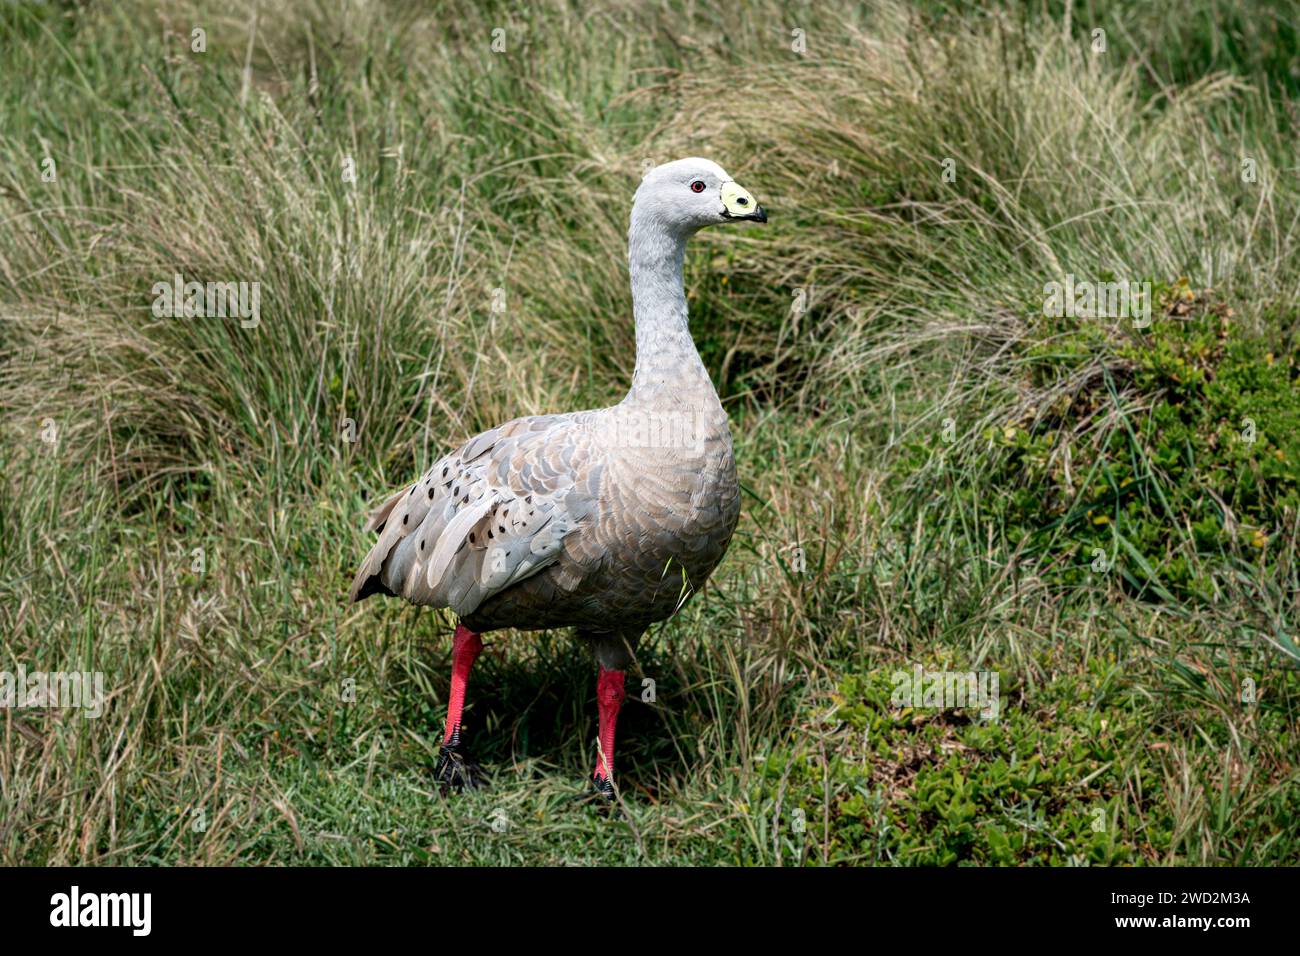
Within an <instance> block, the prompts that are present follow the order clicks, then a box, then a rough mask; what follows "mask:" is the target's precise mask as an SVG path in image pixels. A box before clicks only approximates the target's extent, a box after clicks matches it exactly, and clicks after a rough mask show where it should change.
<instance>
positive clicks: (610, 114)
mask: <svg viewBox="0 0 1300 956" xmlns="http://www.w3.org/2000/svg"><path fill="white" fill-rule="evenodd" d="M1147 7H1148V5H1144V4H1139V3H1136V2H1134V3H1126V2H1121V0H1115V2H1104V3H1103V2H1095V3H1089V2H1081V3H1080V2H1076V3H1073V4H1065V3H1061V2H1055V0H1053V2H1043V3H1032V4H1012V3H1007V4H1005V5H993V6H992V7H984V8H982V9H977V8H976V7H975V6H974V5H969V4H964V3H944V2H934V0H927V2H921V0H917V2H916V3H915V4H914V5H908V4H904V3H897V2H889V3H883V4H874V5H872V6H871V7H870V8H869V9H849V8H847V7H846V8H844V9H840V8H837V7H833V6H830V5H820V4H816V5H805V4H791V5H788V6H783V5H781V4H777V3H775V2H767V0H763V2H759V3H756V4H750V5H747V7H746V8H745V11H744V12H743V13H737V12H736V11H735V10H734V9H733V8H732V7H730V6H723V5H717V4H713V3H703V4H699V3H692V4H685V3H680V2H675V0H662V2H658V3H654V4H650V5H648V6H647V5H642V4H638V5H631V4H612V5H609V6H606V7H603V8H601V9H599V10H597V11H595V12H590V11H586V10H585V9H580V8H579V7H578V6H577V5H575V4H570V3H567V2H562V0H549V2H546V3H542V4H537V5H527V6H523V5H512V4H507V3H488V4H483V3H476V4H469V3H461V2H459V0H449V2H445V3H440V4H436V5H432V6H427V7H426V6H425V5H422V4H416V3H405V2H398V0H389V2H383V3H380V2H371V3H360V2H345V3H339V4H335V3H323V2H322V3H307V4H288V3H283V4H282V3H277V2H268V0H264V2H262V3H252V2H247V3H245V2H242V0H241V2H239V3H236V4H234V5H233V6H232V5H231V4H228V3H226V4H201V3H186V2H171V0H169V2H164V3H144V2H127V3H120V4H111V5H86V6H81V5H75V4H63V5H59V4H54V3H36V2H27V3H24V2H18V3H11V4H6V5H5V6H4V7H3V9H0V48H3V49H4V51H5V56H4V57H3V59H0V116H3V117H4V118H5V119H4V123H3V124H0V222H3V227H2V228H0V319H3V322H0V473H2V474H3V479H2V480H3V493H2V494H0V641H2V642H3V643H2V644H0V671H10V672H12V671H14V670H16V669H17V667H18V666H19V665H23V666H25V667H26V668H27V670H28V671H33V670H37V669H45V670H72V669H77V670H98V671H102V672H103V673H104V674H105V682H106V685H107V689H108V691H109V694H110V701H109V703H108V705H107V707H106V710H105V713H104V715H103V716H102V717H101V718H100V719H97V720H87V719H85V718H84V717H82V716H81V715H80V714H78V713H76V712H72V711H59V710H49V711H46V710H35V709H5V710H3V711H0V862H5V863H21V864H39V863H48V864H73V863H96V864H112V863H119V864H122V863H130V864H140V863H184V864H198V863H211V864H231V863H235V864H238V863H247V864H262V863H275V864H305V863H341V864H376V863H377V864H410V865H427V864H480V865H481V864H558V863H563V864H577V865H587V864H678V865H681V864H714V865H716V864H755V865H796V864H800V863H803V864H809V865H826V864H830V865H843V864H849V865H866V864H893V865H934V864H956V863H976V864H1045V865H1085V864H1094V865H1095V864H1122V865H1128V864H1135V865H1141V864H1219V865H1230V864H1295V863H1298V862H1300V841H1298V840H1297V838H1296V835H1295V833H1294V826H1293V821H1294V819H1295V816H1296V813H1297V811H1298V810H1300V766H1298V765H1297V761H1296V756H1295V755H1296V754H1297V753H1298V752H1300V680H1298V678H1297V670H1296V666H1297V663H1300V641H1298V639H1297V636H1296V627H1297V610H1298V609H1297V600H1296V595H1297V594H1298V593H1300V580H1298V578H1300V572H1298V571H1297V537H1298V532H1300V527H1298V524H1297V521H1298V518H1297V509H1298V508H1300V469H1298V468H1297V464H1296V463H1297V461H1298V460H1300V440H1298V439H1297V434H1300V428H1298V427H1297V426H1300V398H1298V397H1297V396H1298V395H1300V388H1297V384H1298V381H1297V380H1298V379H1300V342H1297V327H1298V325H1300V309H1298V308H1297V304H1296V303H1297V302H1300V252H1298V251H1297V250H1298V249H1300V244H1297V243H1296V242H1295V236H1296V227H1297V222H1300V188H1298V187H1297V179H1296V174H1297V160H1296V153H1295V149H1294V143H1295V140H1296V132H1297V128H1296V127H1297V122H1296V119H1297V113H1296V110H1297V103H1296V100H1295V97H1296V95H1297V92H1298V90H1297V77H1300V61H1298V60H1297V56H1298V55H1300V54H1298V53H1297V44H1296V32H1295V26H1294V25H1295V24H1296V23H1297V22H1300V8H1298V7H1297V5H1296V4H1295V3H1291V2H1276V3H1266V4H1260V3H1246V2H1245V0H1240V2H1224V0H1214V2H1211V0H1196V2H1193V3H1190V4H1183V5H1179V9H1178V10H1177V11H1176V12H1175V11H1173V10H1172V9H1171V10H1170V11H1168V12H1160V11H1155V10H1148V9H1147ZM1067 10H1068V11H1069V14H1068V19H1067ZM195 27H202V28H203V29H204V30H205V31H206V39H207V50H206V52H203V53H195V52H192V51H191V47H190V36H191V31H192V30H193V29H194V28H195ZM1097 27H1100V28H1102V29H1104V30H1106V35H1107V40H1108V42H1107V50H1106V52H1105V53H1094V52H1093V51H1092V48H1091V42H1092V40H1091V38H1092V30H1093V29H1094V28H1097ZM497 28H501V29H504V30H505V31H506V33H505V37H506V51H505V52H504V53H493V52H492V49H491V41H492V31H493V30H494V29H497ZM794 29H799V30H803V31H804V37H805V40H806V54H805V55H799V54H796V53H795V52H793V51H792V49H791V43H792V33H791V31H792V30H794ZM685 155H707V156H710V157H712V158H714V159H716V160H717V161H719V162H721V163H722V164H723V165H724V166H725V167H727V168H728V169H729V170H730V171H731V172H732V173H733V174H734V175H735V176H736V177H737V179H739V180H740V181H742V182H744V183H745V184H746V185H747V186H748V187H749V188H750V189H751V190H752V191H753V192H754V194H755V195H756V196H757V197H758V198H759V199H760V201H762V202H763V204H764V205H765V206H766V207H767V208H768V209H769V210H770V212H771V215H772V221H771V223H770V224H769V225H768V226H767V227H765V228H764V229H761V230H759V229H752V230H745V231H740V230H736V231H722V230H716V231H713V232H706V233H705V234H702V235H701V236H700V237H699V239H698V240H697V241H696V242H695V243H694V245H693V247H692V249H691V251H690V253H689V256H688V262H687V277H686V281H687V287H688V290H687V291H688V294H689V296H690V299H691V304H692V326H693V332H694V334H695V337H696V341H697V342H698V343H699V346H700V349H701V353H702V355H703V356H704V359H705V362H706V363H707V364H708V366H709V368H710V371H711V373H712V374H713V377H714V380H715V381H716V382H717V383H718V386H719V391H720V393H721V394H722V395H723V398H724V401H725V403H726V405H727V408H728V411H729V413H730V415H731V420H732V428H733V432H734V434H735V443H736V453H737V459H738V465H739V469H740V474H741V480H742V483H743V485H744V488H745V499H744V512H743V515H742V519H741V525H740V528H739V530H738V532H737V536H736V539H735V541H734V542H733V545H732V548H731V551H730V553H729V554H728V556H727V558H726V560H725V561H724V563H723V564H722V566H721V567H720V568H719V570H718V572H717V573H716V574H715V576H714V579H713V581H712V583H711V586H710V587H709V588H708V589H707V590H706V591H705V592H704V593H703V594H701V595H700V596H698V597H697V598H696V600H694V601H693V602H692V603H691V604H690V605H688V606H687V608H686V609H685V610H684V611H683V612H682V613H681V614H679V615H678V616H677V617H676V618H674V619H673V620H671V621H669V622H666V623H664V624H662V625H659V626H658V627H656V628H655V629H654V630H653V631H652V632H651V635H650V638H649V640H648V641H647V644H646V646H645V647H644V648H643V650H642V652H641V653H640V655H639V658H638V661H637V663H636V666H635V668H634V670H633V672H632V673H631V674H630V675H629V691H630V693H629V704H628V706H627V708H626V709H625V712H624V716H623V717H622V719H621V721H620V745H619V746H620V749H619V756H618V767H619V783H620V794H619V805H618V808H617V810H616V811H615V812H614V813H613V814H612V815H611V816H610V817H608V818H606V817H604V816H602V815H600V814H598V813H597V812H595V811H594V810H593V809H591V808H590V807H588V806H584V805H582V804H581V803H579V801H578V800H577V799H576V798H577V796H578V794H579V792H580V787H581V784H582V781H583V779H584V776H585V773H586V771H587V770H588V769H589V767H590V765H591V763H592V761H593V759H594V753H593V751H594V744H593V737H594V732H595V730H594V727H595V713H594V707H593V706H592V704H593V697H594V688H593V686H592V685H593V677H594V674H593V666H592V663H591V661H590V659H589V658H588V656H587V654H586V652H585V650H584V649H583V648H580V647H577V646H575V645H574V644H573V642H572V641H571V639H570V637H569V635H567V634H564V633H546V634H540V635H522V634H513V633H509V632H503V633H499V634H496V635H493V636H492V638H491V639H490V645H489V649H488V651H487V652H486V653H485V654H484V656H483V658H482V659H481V661H480V663H479V665H478V667H477V669H476V672H475V676H474V681H473V684H472V690H471V695H470V704H469V709H468V711H467V729H468V732H469V735H470V742H471V745H472V749H473V751H474V753H475V756H476V757H477V758H479V759H480V760H481V761H482V762H483V763H484V764H485V765H487V766H488V768H489V769H490V770H491V771H492V773H493V781H494V785H493V788H492V789H491V790H490V791H489V792H487V793H481V794H472V795H466V796H461V797H454V798H450V799H445V798H443V797H442V796H440V795H439V794H438V793H437V791H436V788H434V787H433V785H432V780H431V768H432V765H433V761H434V757H435V754H436V748H437V743H438V741H439V740H440V733H441V721H442V715H443V710H444V707H445V697H446V693H447V681H448V657H449V643H450V642H449V640H448V638H449V635H450V630H451V626H452V623H453V622H452V621H451V620H450V618H448V617H447V616H446V615H445V614H444V613H442V612H430V611H427V610H422V609H415V608H410V607H406V606H403V605H401V604H399V603H397V602H393V601H388V602H384V601H379V600H374V601H368V602H366V603H364V604H362V605H358V606H355V607H354V606H350V605H347V604H346V603H345V596H346V589H347V584H348V583H349V581H350V579H351V574H352V571H353V569H354V568H355V565H356V562H357V561H358V560H359V559H360V557H361V555H362V554H363V553H364V551H365V548H366V546H367V543H366V540H365V536H364V535H363V534H362V533H361V530H360V529H361V523H362V520H363V515H364V512H365V508H366V505H367V503H368V502H369V501H370V500H372V499H373V498H374V497H375V496H376V495H378V494H381V493H383V492H384V491H386V490H388V489H389V488H391V487H393V486H396V485H397V484H399V483H401V482H403V481H405V480H407V479H408V478H409V477H410V475H411V474H413V473H414V472H415V470H416V469H418V468H421V467H422V466H423V465H424V463H426V462H427V461H428V460H429V458H430V456H431V455H435V454H437V453H439V452H440V451H441V450H442V449H444V448H446V447H449V446H451V445H453V444H454V443H457V442H459V441H461V440H463V439H464V437H465V436H466V435H468V434H471V433H473V432H474V431H476V430H478V429H480V428H483V427H487V426H490V425H493V424H496V423H497V422H499V421H501V420H504V419H506V418H509V417H513V416H516V415H519V414H527V413H539V412H546V411H557V410H566V409H571V408H579V407H590V406H593V405H600V404H607V403H610V402H613V401H616V400H617V399H618V398H619V397H621V395H622V393H623V390H624V389H625V388H626V383H627V381H628V379H629V377H630V373H631V369H632V362H633V331H632V327H631V320H630V316H631V306H630V299H629V292H628V288H627V277H626V270H625V265H624V254H625V250H624V243H625V236H626V222H627V215H628V208H629V202H630V197H631V195H632V192H633V190H634V189H635V185H636V183H637V181H638V179H639V177H640V174H641V170H642V166H643V163H645V162H646V161H652V162H662V161H666V160H668V159H671V158H675V157H678V156H685ZM46 157H49V158H50V159H52V160H53V161H54V168H55V169H56V171H57V178H56V179H55V180H53V181H46V180H44V179H43V178H42V175H41V173H42V161H43V160H44V159H45V158H46ZM349 159H350V160H351V161H352V163H353V164H354V166H355V169H356V172H357V175H356V179H355V182H347V181H345V180H344V177H343V175H342V171H343V168H344V164H345V161H347V160H349ZM1245 160H1250V161H1251V162H1252V164H1253V168H1254V170H1255V173H1256V175H1255V176H1254V177H1243V176H1242V169H1243V162H1244V161H1245ZM945 161H951V162H947V163H946V162H945ZM945 169H949V170H951V172H952V174H953V175H951V176H945V175H944V171H945ZM178 272H179V273H182V274H183V275H184V276H185V278H186V279H197V280H199V281H208V280H213V281H258V282H260V283H261V289H262V301H261V322H260V324H259V325H258V326H257V327H256V328H253V329H244V328H241V327H240V326H239V324H238V323H236V322H231V321H222V320H220V319H171V318H161V319H160V318H155V317H154V316H153V315H152V314H151V311H150V304H151V302H152V299H153V296H152V294H151V291H150V290H151V288H152V286H153V285H154V283H156V282H160V281H169V280H170V278H171V277H172V275H173V274H175V273H178ZM1066 274H1073V275H1075V276H1076V277H1078V278H1080V279H1084V278H1087V279H1094V280H1103V279H1106V278H1108V277H1122V278H1126V279H1128V280H1129V281H1133V282H1141V281H1150V282H1151V283H1152V289H1153V294H1152V298H1153V301H1152V324H1151V326H1150V327H1149V328H1145V329H1135V328H1133V327H1132V325H1131V323H1129V322H1127V321H1124V320H1119V319H1054V318H1048V317H1045V316H1044V314H1043V299H1044V293H1043V287H1044V284H1045V283H1047V282H1051V281H1054V280H1061V279H1063V277H1064V276H1065V275H1066ZM498 290H500V291H498ZM502 293H503V294H504V296H505V303H506V308H505V310H504V312H501V311H494V309H493V302H494V301H499V296H500V295H501V294H502ZM800 296H802V300H803V301H805V302H806V303H807V308H806V309H805V310H804V311H796V310H794V309H793V308H792V304H793V303H794V302H795V301H796V300H797V299H798V298H799V297H800ZM1247 419H1249V420H1250V422H1251V426H1249V427H1248V426H1247V425H1246V424H1245V422H1246V420H1247ZM1248 432H1249V434H1250V436H1251V437H1250V438H1249V439H1247V438H1246V437H1244V436H1245V435H1246V434H1247V433H1248ZM351 435H355V437H356V439H357V440H356V441H355V442H352V441H349V440H347V438H348V437H349V436H351ZM46 438H53V439H54V440H53V441H47V440H45V439H46ZM197 549H201V552H197ZM196 552H197V553H196ZM917 664H920V665H922V666H923V667H925V668H927V669H930V670H950V671H960V672H966V671H996V672H997V674H998V676H999V686H1000V695H1001V708H1000V711H999V716H998V720H997V721H996V722H990V721H987V720H984V719H982V718H981V717H980V716H979V715H978V714H976V713H975V712H973V711H972V710H970V709H948V710H942V709H936V708H928V707H923V708H920V709H914V708H910V707H905V708H900V707H895V706H894V705H893V704H891V700H890V696H891V695H890V691H891V679H892V675H893V674H894V673H895V672H897V671H900V670H910V669H911V668H912V667H913V666H914V665H917ZM645 679H649V680H653V681H654V685H655V691H656V694H655V700H654V701H653V703H650V702H643V701H642V700H641V687H642V681H643V680H645Z"/></svg>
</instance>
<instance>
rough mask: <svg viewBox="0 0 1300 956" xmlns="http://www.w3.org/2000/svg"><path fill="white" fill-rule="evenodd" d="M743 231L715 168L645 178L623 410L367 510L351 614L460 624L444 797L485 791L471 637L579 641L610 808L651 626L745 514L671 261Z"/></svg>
mask: <svg viewBox="0 0 1300 956" xmlns="http://www.w3.org/2000/svg"><path fill="white" fill-rule="evenodd" d="M743 221H751V222H766V221H767V215H766V213H764V212H763V207H762V206H760V205H758V203H757V202H755V201H754V197H753V196H751V195H750V194H749V193H748V192H747V191H746V190H744V189H743V188H741V187H740V186H739V185H737V184H736V183H735V182H734V181H733V180H732V178H731V177H730V176H728V175H727V173H726V172H724V171H723V169H722V168H721V167H720V166H718V165H717V164H716V163H712V162H709V161H708V160H705V159H681V160H678V161H676V162H672V163H667V164H665V165H663V166H659V167H657V168H655V169H653V170H651V171H650V172H649V173H648V174H647V175H646V176H645V178H644V179H643V180H642V181H641V185H640V187H639V188H638V189H637V191H636V197H635V199H634V201H633V203H632V221H631V228H630V229H629V230H628V253H627V258H628V267H629V271H630V272H631V278H632V311H633V314H634V316H635V319H636V371H635V373H634V374H633V376H632V386H631V388H630V389H629V390H628V393H627V396H626V397H625V398H624V399H623V401H621V402H619V403H618V404H617V405H615V406H613V407H611V408H602V409H598V410H595V411H586V412H574V413H571V414H566V415H539V416H535V417H531V418H517V419H515V420H514V421H511V422H507V423H506V424H504V425H501V426H500V427H498V428H494V429H492V430H491V431H487V432H484V433H483V434H481V435H476V436H475V437H474V438H471V439H470V440H469V441H468V442H466V443H465V444H464V445H462V446H461V447H460V448H458V449H457V450H456V451H454V452H452V453H451V454H449V455H447V456H446V457H444V458H442V459H440V460H439V461H438V462H437V463H435V464H434V466H433V467H432V468H430V469H429V470H428V472H426V473H425V474H424V475H423V476H422V477H421V478H420V479H419V481H417V482H415V483H414V484H412V485H409V486H407V487H404V488H402V490H400V491H398V492H397V493H396V494H394V495H393V496H392V497H390V498H389V499H388V500H386V501H385V502H384V503H383V504H382V505H380V506H379V507H378V508H376V509H375V510H374V511H373V512H372V513H371V515H370V519H369V521H368V522H367V525H366V530H368V531H374V532H375V533H377V534H378V535H379V540H378V541H377V542H375V545H374V547H372V548H371V549H370V553H369V554H367V555H366V557H365V560H364V561H363V562H362V563H361V568H360V570H359V571H358V572H357V576H356V579H355V581H354V582H353V584H352V599H353V600H356V601H359V600H361V599H362V598H365V597H368V596H369V595H371V594H389V595H393V596H398V597H403V598H405V599H406V600H408V601H410V602H412V603H413V604H423V605H427V606H429V607H446V608H450V609H451V610H452V611H454V612H455V613H456V615H457V616H458V617H459V624H458V626H457V628H456V633H455V637H454V638H453V639H452V673H451V695H450V700H449V703H448V707H447V726H446V731H445V733H444V735H443V743H442V748H441V750H440V752H439V759H438V766H437V770H436V774H437V776H438V778H439V780H440V781H441V782H442V783H443V784H444V785H445V786H451V787H455V788H459V787H462V786H474V785H476V784H478V783H480V782H481V779H482V777H481V771H479V769H478V767H477V766H476V765H475V764H474V763H473V762H472V761H470V760H469V759H468V758H467V757H466V755H465V753H464V750H463V749H462V748H463V746H464V741H463V740H462V735H461V728H460V722H461V711H462V708H463V707H464V703H465V687H466V684H467V683H468V681H469V675H470V669H471V668H472V667H473V666H474V660H475V658H476V657H477V656H478V653H479V651H480V650H481V649H482V647H483V643H482V641H481V640H480V638H479V635H480V634H483V633H484V632H487V631H493V630H496V629H498V628H518V629H520V630H537V629H540V628H558V627H573V628H576V629H577V633H578V636H579V637H581V638H583V639H584V640H586V641H588V642H589V643H590V644H591V646H592V649H593V651H594V652H595V656H596V661H597V662H598V664H599V675H598V678H597V681H596V705H597V708H598V713H599V720H600V736H599V738H598V743H599V746H598V750H597V757H596V769H595V772H594V774H593V775H592V781H593V783H594V785H595V788H596V791H597V792H598V793H600V794H601V795H603V796H604V797H606V798H607V799H610V798H612V797H613V795H614V788H613V782H612V781H613V770H612V768H613V757H614V726H615V723H616V721H617V720H618V713H619V708H620V707H621V705H622V703H623V674H624V670H625V669H626V668H627V666H628V664H629V663H631V661H632V654H633V651H634V649H635V647H636V644H637V641H638V640H639V639H640V637H641V635H642V634H644V633H645V630H646V628H647V627H649V625H651V624H653V623H654V622H656V621H662V620H664V619H665V618H667V617H669V616H670V615H671V614H673V612H674V611H676V610H677V609H678V608H679V607H680V606H681V604H682V603H683V601H684V599H685V598H688V597H689V596H690V595H691V594H693V593H694V592H696V591H698V590H699V589H700V588H701V587H702V586H703V585H704V582H705V580H706V579H707V578H708V576H709V573H710V572H711V571H712V570H713V569H714V567H716V566H717V564H718V562H719V561H720V560H721V559H722V555H723V553H724V552H725V551H726V550H727V545H728V544H729V543H730V541H731V534H732V532H733V531H734V530H735V527H736V518H737V515H738V514H739V512H740V494H739V490H738V487H737V484H736V465H735V460H734V459H733V458H732V453H731V433H730V431H728V429H727V416H726V413H725V412H724V411H723V410H722V405H721V403H720V402H719V401H718V393H717V391H716V390H715V389H714V387H713V383H712V382H711V381H710V380H709V375H708V372H707V371H706V370H705V368H704V363H703V362H701V361H700V355H699V352H697V351H696V349H695V343H694V342H693V341H692V339H691V333H690V329H689V328H688V325H687V314H686V295H685V292H684V290H683V287H682V258H683V254H684V251H685V248H686V240H687V239H689V238H690V237H691V235H692V234H694V233H695V232H696V230H698V229H701V228H703V227H704V226H711V225H715V224H718V223H728V222H743Z"/></svg>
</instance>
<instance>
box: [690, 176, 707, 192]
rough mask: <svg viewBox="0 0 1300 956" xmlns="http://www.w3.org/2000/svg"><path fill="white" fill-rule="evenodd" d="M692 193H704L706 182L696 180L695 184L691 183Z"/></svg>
mask: <svg viewBox="0 0 1300 956" xmlns="http://www.w3.org/2000/svg"><path fill="white" fill-rule="evenodd" d="M691 192H693V193H702V192H704V180H702V179H697V180H695V182H693V183H691Z"/></svg>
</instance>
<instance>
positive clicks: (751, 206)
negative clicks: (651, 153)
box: [632, 158, 767, 235]
mask: <svg viewBox="0 0 1300 956" xmlns="http://www.w3.org/2000/svg"><path fill="white" fill-rule="evenodd" d="M641 217H646V218H653V219H655V220H657V221H658V222H659V223H660V224H661V225H663V226H666V227H667V228H668V229H670V230H671V231H673V232H677V233H679V234H685V235H689V234H691V233H693V232H695V231H696V230H698V229H702V228H704V227H705V226H715V225H720V224H722V223H727V222H767V213H766V212H764V211H763V207H762V206H760V205H759V204H758V202H757V201H756V200H755V199H754V197H753V196H752V195H750V193H749V190H747V189H746V188H745V187H744V186H742V185H740V184H739V183H738V182H736V181H735V180H734V179H732V178H731V176H730V175H729V174H728V173H727V171H726V170H725V169H723V168H722V167H721V166H719V165H718V164H717V163H714V162H711V161H710V160H707V159H699V158H691V159H679V160H676V161H675V162H671V163H664V164H663V165H662V166H656V167H654V168H653V169H651V170H650V171H649V172H648V173H646V175H645V178H643V179H642V180H641V185H640V186H639V187H638V188H637V191H636V198H635V200H634V201H633V203H632V219H633V222H635V221H636V220H637V219H639V218H641Z"/></svg>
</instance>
